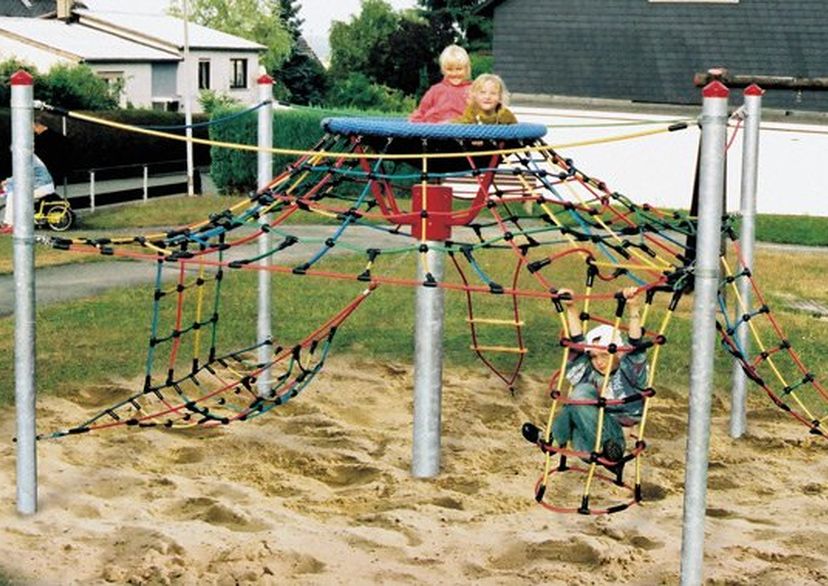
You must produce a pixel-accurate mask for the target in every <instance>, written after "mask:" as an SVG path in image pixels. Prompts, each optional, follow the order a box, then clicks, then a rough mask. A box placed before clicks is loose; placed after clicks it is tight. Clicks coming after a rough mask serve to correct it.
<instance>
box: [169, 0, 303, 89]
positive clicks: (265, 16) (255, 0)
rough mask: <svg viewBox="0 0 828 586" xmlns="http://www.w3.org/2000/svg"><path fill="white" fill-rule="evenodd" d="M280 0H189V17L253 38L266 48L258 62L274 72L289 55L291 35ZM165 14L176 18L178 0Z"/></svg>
mask: <svg viewBox="0 0 828 586" xmlns="http://www.w3.org/2000/svg"><path fill="white" fill-rule="evenodd" d="M281 4H282V0H190V1H189V9H190V19H191V20H192V21H193V22H195V23H197V24H200V25H203V26H207V27H210V28H213V29H216V30H219V31H222V32H225V33H229V34H232V35H236V36H238V37H242V38H244V39H248V40H250V41H255V42H257V43H260V44H262V45H264V46H265V47H267V49H266V51H265V54H264V56H263V57H262V59H261V63H262V65H263V66H264V68H265V70H266V71H268V72H269V73H272V72H275V71H276V70H277V69H278V68H279V66H281V65H282V63H283V62H284V61H285V60H286V59H287V58H288V56H289V55H290V51H291V47H292V46H293V42H292V41H293V38H292V36H291V33H290V32H289V31H288V29H287V27H286V26H285V25H284V24H283V23H282V17H281V15H282V7H281ZM169 13H170V14H171V15H173V16H177V17H179V18H182V17H183V14H184V11H183V6H182V0H173V2H172V4H171V6H170V9H169Z"/></svg>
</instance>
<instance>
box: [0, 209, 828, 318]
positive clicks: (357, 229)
mask: <svg viewBox="0 0 828 586" xmlns="http://www.w3.org/2000/svg"><path fill="white" fill-rule="evenodd" d="M336 229H337V226H319V225H306V226H290V227H289V230H290V232H291V233H292V234H295V235H296V236H299V237H300V238H306V239H313V240H317V241H318V242H314V243H307V244H297V245H294V246H292V247H290V248H288V249H286V250H283V251H281V252H279V253H278V258H279V263H281V264H290V263H294V262H295V263H297V264H299V263H300V262H302V261H304V260H307V259H309V258H311V256H312V255H313V254H314V253H315V252H317V251H318V250H320V249H324V248H327V247H326V246H325V245H324V240H325V239H326V238H329V237H331V236H333V234H334V233H335V231H336ZM159 231H163V229H145V230H143V231H136V232H135V233H136V234H138V233H146V234H149V233H157V232H159ZM106 234H107V235H110V236H111V235H112V233H111V232H108V233H106ZM87 235H89V236H93V235H91V234H87ZM100 235H101V236H103V235H104V233H103V232H102V233H101V234H100ZM277 238H278V237H276V236H274V242H278V240H277ZM340 242H342V243H347V244H350V245H353V246H358V247H359V248H361V249H367V248H369V247H375V248H387V247H395V246H404V245H406V244H410V243H411V240H410V239H409V238H408V237H407V236H404V235H393V234H389V233H387V232H383V231H381V230H374V229H371V228H367V227H364V226H352V227H350V228H348V229H347V230H346V231H345V234H344V235H343V237H342V238H341V239H340ZM757 248H758V249H759V250H762V249H765V250H775V251H780V250H781V251H789V252H791V253H792V254H794V253H819V254H828V248H826V247H811V246H797V245H787V244H766V243H759V244H758V245H757ZM66 254H73V253H71V252H67V253H66ZM257 254H258V249H257V245H256V244H255V243H254V244H249V245H245V246H240V247H238V248H236V249H234V250H232V251H231V252H230V253H229V254H228V255H227V256H226V257H225V258H227V259H228V260H234V259H242V258H250V257H252V256H256V255H257ZM328 254H333V255H341V254H349V251H348V250H347V249H345V248H344V247H334V248H332V249H331V250H330V252H329V253H328ZM155 270H156V269H155V263H152V262H141V261H128V260H106V261H101V262H92V263H80V264H71V265H61V266H52V267H44V268H41V269H37V271H36V272H35V289H36V299H37V304H38V305H39V306H43V305H49V304H52V303H58V302H61V301H68V300H71V299H79V298H82V297H94V296H95V295H99V294H101V293H104V292H106V291H109V290H111V289H116V288H118V287H132V286H136V285H151V284H153V283H154V282H155ZM413 271H414V266H413V265H412V274H413ZM177 274H178V273H177V270H176V265H175V264H172V263H170V264H169V265H167V266H166V271H165V276H164V278H165V279H166V280H170V279H173V278H175V277H176V276H177ZM12 313H14V275H12V274H8V275H0V317H5V316H7V315H11V314H12Z"/></svg>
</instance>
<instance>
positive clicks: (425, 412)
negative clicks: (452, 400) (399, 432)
mask: <svg viewBox="0 0 828 586" xmlns="http://www.w3.org/2000/svg"><path fill="white" fill-rule="evenodd" d="M424 244H426V245H427V246H428V252H425V253H421V254H420V255H419V258H418V261H417V279H418V280H419V281H420V282H425V281H426V277H427V272H430V273H431V276H432V277H434V279H435V280H436V281H437V282H439V281H441V280H442V279H443V255H442V254H441V253H440V252H438V251H436V250H434V247H435V246H437V245H439V244H440V243H439V242H435V241H432V240H427V241H425V243H424ZM443 297H444V292H443V290H442V289H441V288H439V287H429V286H420V287H418V288H417V292H416V311H415V316H414V320H415V323H414V447H413V454H412V458H411V473H412V475H413V476H415V477H416V478H431V477H433V476H437V474H439V473H440V413H441V401H442V389H443Z"/></svg>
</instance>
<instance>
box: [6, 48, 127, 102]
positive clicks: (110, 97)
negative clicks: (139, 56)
mask: <svg viewBox="0 0 828 586" xmlns="http://www.w3.org/2000/svg"><path fill="white" fill-rule="evenodd" d="M20 69H23V70H25V71H28V72H29V73H30V74H32V77H33V78H34V97H35V99H36V100H42V101H44V102H46V103H47V104H51V105H52V106H58V107H60V108H65V109H67V110H111V109H114V108H117V107H118V98H119V94H120V91H121V89H122V88H119V87H110V85H109V84H108V83H107V82H106V81H104V80H103V79H101V78H100V77H98V76H97V75H96V74H95V72H94V71H92V69H91V68H90V67H89V66H88V65H84V64H80V65H67V64H58V65H55V66H54V67H52V68H51V69H50V70H49V73H46V74H45V75H44V74H41V73H40V72H38V71H37V69H36V68H35V67H34V66H33V65H30V64H28V63H25V62H23V61H19V60H17V59H7V60H5V61H0V104H8V103H9V100H10V99H11V88H10V86H9V78H10V77H11V76H12V75H13V74H14V73H15V72H17V71H18V70H20Z"/></svg>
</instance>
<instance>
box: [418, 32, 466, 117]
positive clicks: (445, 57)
mask: <svg viewBox="0 0 828 586" xmlns="http://www.w3.org/2000/svg"><path fill="white" fill-rule="evenodd" d="M440 71H442V72H443V80H442V81H441V82H439V83H436V84H434V85H433V86H431V87H430V88H429V89H428V91H427V92H426V93H425V95H424V96H423V99H422V100H420V105H419V107H418V108H417V109H416V110H414V113H413V114H411V116H409V118H408V120H409V122H432V123H438V124H439V123H446V122H452V121H453V120H454V119H455V118H458V117H459V116H461V115H462V114H463V111H464V110H465V109H466V105H467V104H468V98H469V88H470V87H471V82H470V81H469V78H470V77H471V60H470V59H469V54H468V53H466V50H465V49H463V47H459V46H457V45H449V46H448V47H446V48H445V49H443V52H442V53H440Z"/></svg>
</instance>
